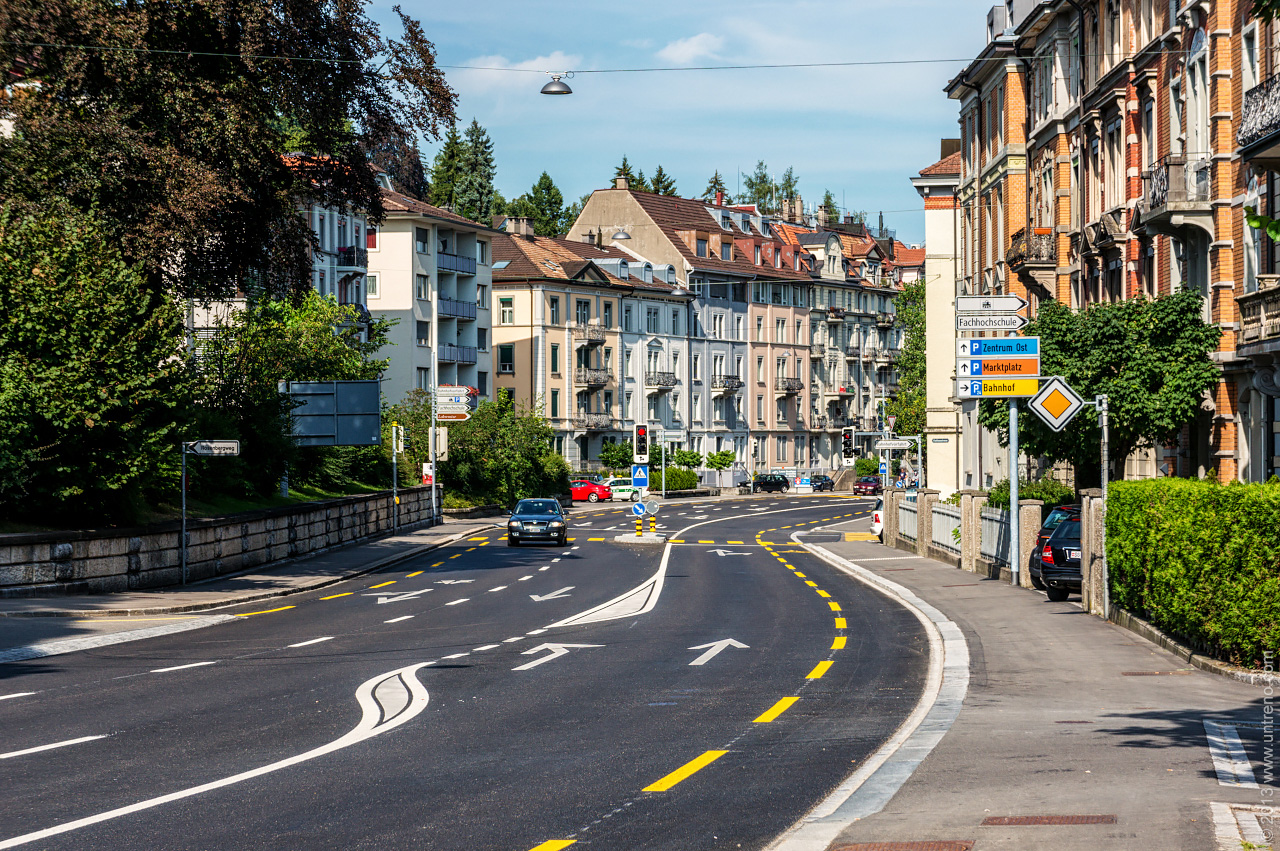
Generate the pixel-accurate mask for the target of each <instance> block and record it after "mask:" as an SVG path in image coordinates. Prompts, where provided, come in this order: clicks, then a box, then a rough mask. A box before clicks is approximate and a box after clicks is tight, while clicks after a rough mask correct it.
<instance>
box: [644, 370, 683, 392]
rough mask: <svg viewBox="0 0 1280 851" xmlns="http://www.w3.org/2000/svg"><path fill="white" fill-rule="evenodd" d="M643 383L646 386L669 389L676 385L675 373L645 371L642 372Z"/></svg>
mask: <svg viewBox="0 0 1280 851" xmlns="http://www.w3.org/2000/svg"><path fill="white" fill-rule="evenodd" d="M644 383H645V386H646V387H657V388H658V389H659V390H670V389H671V388H672V387H675V386H676V374H675V373H674V372H646V373H645V374H644Z"/></svg>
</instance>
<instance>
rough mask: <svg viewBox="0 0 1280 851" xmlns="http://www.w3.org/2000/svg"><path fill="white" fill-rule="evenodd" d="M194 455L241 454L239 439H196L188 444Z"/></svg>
mask: <svg viewBox="0 0 1280 851" xmlns="http://www.w3.org/2000/svg"><path fill="white" fill-rule="evenodd" d="M187 446H188V448H189V450H190V452H191V454H192V455H217V456H230V455H239V454H240V441H238V440H194V441H192V442H191V443H189V444H187Z"/></svg>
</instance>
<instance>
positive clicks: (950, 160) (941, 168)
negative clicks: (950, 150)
mask: <svg viewBox="0 0 1280 851" xmlns="http://www.w3.org/2000/svg"><path fill="white" fill-rule="evenodd" d="M959 173H960V152H959V151H956V152H955V153H954V154H952V155H951V156H949V157H946V158H944V159H941V160H938V161H937V162H936V163H934V164H933V165H931V166H929V167H928V168H925V169H921V170H920V174H921V175H922V176H924V177H928V176H931V175H935V174H959Z"/></svg>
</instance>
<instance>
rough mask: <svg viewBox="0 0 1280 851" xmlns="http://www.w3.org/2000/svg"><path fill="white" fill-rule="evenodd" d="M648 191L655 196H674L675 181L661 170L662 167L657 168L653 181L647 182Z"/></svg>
mask: <svg viewBox="0 0 1280 851" xmlns="http://www.w3.org/2000/svg"><path fill="white" fill-rule="evenodd" d="M649 191H651V192H653V193H654V194H655V195H675V194H676V180H675V178H674V177H672V176H671V175H669V174H667V173H666V172H665V171H664V170H663V169H662V166H658V169H657V170H656V171H655V172H654V173H653V179H652V180H650V181H649Z"/></svg>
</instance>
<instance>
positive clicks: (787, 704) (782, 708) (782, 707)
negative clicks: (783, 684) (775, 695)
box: [751, 697, 800, 724]
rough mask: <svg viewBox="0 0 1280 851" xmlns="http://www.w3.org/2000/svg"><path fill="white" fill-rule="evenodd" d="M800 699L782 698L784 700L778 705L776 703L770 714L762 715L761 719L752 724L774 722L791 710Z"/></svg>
mask: <svg viewBox="0 0 1280 851" xmlns="http://www.w3.org/2000/svg"><path fill="white" fill-rule="evenodd" d="M799 699H800V698H798V697H784V698H782V700H779V701H778V702H777V703H775V704H774V705H773V706H772V707H771V708H770V709H769V711H768V712H766V713H764V714H763V715H761V716H760V717H759V718H757V719H756V720H754V721H752V722H751V723H752V724H768V723H769V722H770V721H772V720H774V719H775V718H777V717H778V716H779V715H781V714H782V713H784V712H786V711H787V710H788V709H790V708H791V704H793V703H795V702H796V701H797V700H799Z"/></svg>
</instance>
